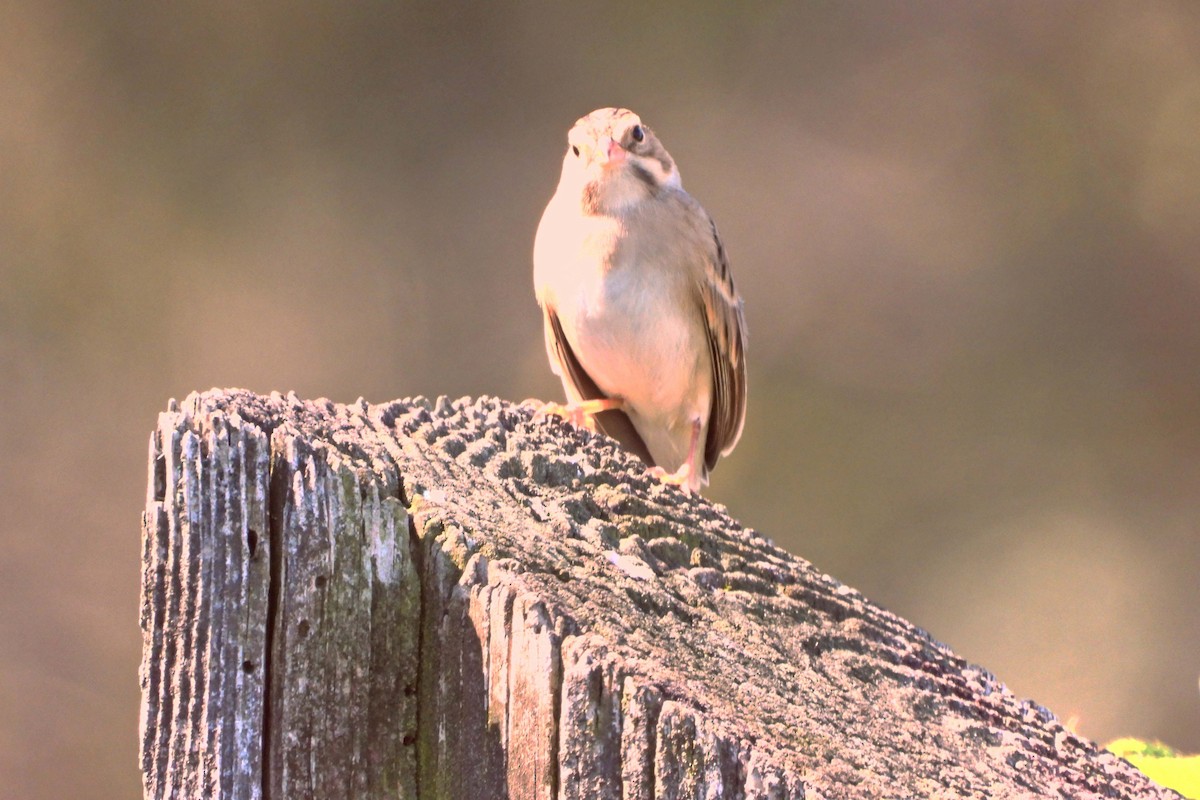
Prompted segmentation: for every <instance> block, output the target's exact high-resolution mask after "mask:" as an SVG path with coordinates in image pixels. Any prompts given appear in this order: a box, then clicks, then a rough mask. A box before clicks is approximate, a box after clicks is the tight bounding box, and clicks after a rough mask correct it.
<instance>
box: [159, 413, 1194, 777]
mask: <svg viewBox="0 0 1200 800" xmlns="http://www.w3.org/2000/svg"><path fill="white" fill-rule="evenodd" d="M150 456H151V458H150V464H151V466H150V480H149V484H150V489H149V492H148V496H147V508H146V513H145V515H144V518H143V553H142V557H143V580H142V584H143V598H142V630H143V633H144V649H143V663H142V669H141V682H142V714H141V728H142V771H143V776H144V786H145V795H146V796H147V797H156V798H157V797H222V798H275V799H278V798H339V797H347V798H351V797H353V798H360V797H364V798H370V797H401V798H415V797H423V798H435V797H436V798H444V797H446V798H485V799H486V798H506V797H514V798H546V799H547V800H551V799H552V798H613V799H614V800H616V799H617V798H645V799H646V800H651V799H653V798H684V797H686V798H789V797H809V798H880V797H989V798H1006V797H1013V798H1015V797H1072V798H1076V797H1077V798H1087V797H1097V798H1099V797H1113V798H1135V797H1138V798H1141V797H1146V798H1150V797H1174V796H1176V795H1174V793H1171V792H1168V791H1166V790H1164V789H1160V788H1158V787H1156V786H1154V785H1153V784H1152V783H1150V782H1149V781H1148V780H1147V779H1145V778H1144V777H1143V776H1142V775H1141V774H1140V773H1138V772H1137V771H1136V770H1134V769H1133V768H1132V767H1131V766H1129V765H1128V764H1126V763H1125V762H1123V761H1121V760H1120V759H1118V758H1116V757H1114V756H1112V755H1110V754H1108V753H1105V752H1103V751H1102V750H1100V749H1098V748H1097V747H1096V746H1095V745H1094V744H1093V743H1092V742H1089V741H1087V740H1085V739H1082V738H1081V737H1078V736H1076V735H1074V734H1072V733H1071V732H1070V731H1068V730H1066V729H1065V728H1064V727H1063V726H1062V725H1061V724H1060V723H1059V722H1058V721H1057V720H1056V719H1055V718H1054V717H1053V716H1052V715H1051V714H1050V713H1049V712H1048V711H1046V710H1045V709H1042V708H1040V707H1038V706H1037V705H1035V704H1033V703H1030V702H1028V701H1025V700H1021V699H1019V698H1017V697H1015V696H1013V695H1012V694H1011V693H1010V692H1009V691H1008V690H1007V689H1006V688H1005V687H1004V686H1003V684H1001V683H999V682H998V681H997V680H996V679H995V678H994V677H992V676H991V675H990V674H988V673H987V672H986V671H984V670H982V669H980V668H979V667H976V666H973V665H971V664H968V663H966V662H964V661H963V660H962V659H960V658H958V657H957V656H955V655H954V654H953V653H952V652H950V651H949V650H948V649H947V648H945V647H944V646H942V645H940V644H938V643H937V642H935V641H933V640H932V639H930V638H929V636H927V635H926V634H925V633H924V632H922V631H920V630H919V629H917V628H915V627H913V626H912V625H910V624H909V623H907V622H905V621H903V620H901V619H899V618H897V617H895V616H894V615H892V614H890V613H888V612H886V611H884V610H882V609H880V608H878V607H876V606H873V605H871V604H870V603H869V602H867V601H866V600H865V599H864V598H863V597H862V596H861V595H860V594H858V593H857V592H855V591H854V590H853V589H850V588H849V587H846V586H844V585H842V584H839V583H838V582H836V581H834V580H833V579H831V578H829V577H828V576H825V575H823V574H821V573H819V572H817V571H816V570H815V569H813V568H812V566H811V565H809V564H808V563H807V562H805V561H803V560H802V559H799V558H796V557H795V556H792V555H789V554H788V553H785V552H783V551H782V550H779V549H778V548H776V547H774V546H773V545H772V544H771V543H770V542H769V541H768V540H767V539H765V538H763V537H762V536H760V535H759V534H757V533H755V532H753V531H750V530H746V529H744V528H742V527H741V526H740V525H738V524H737V522H735V521H734V520H732V519H731V518H729V517H728V516H727V515H726V514H725V512H724V510H723V509H721V508H720V507H717V506H714V505H712V504H710V503H708V502H706V501H704V500H703V499H700V498H695V497H686V496H684V495H682V494H681V493H680V492H678V491H677V490H676V489H674V488H671V487H663V486H661V485H659V484H658V483H657V482H656V481H655V480H653V479H652V478H649V477H648V476H646V475H645V473H644V471H642V470H641V469H639V468H638V466H637V463H636V462H635V461H632V460H631V459H630V458H629V457H627V456H626V455H625V454H623V453H621V452H620V451H619V450H618V449H616V447H615V445H613V444H612V443H611V442H608V441H607V440H603V439H601V438H599V437H595V436H592V435H591V434H588V433H586V432H581V431H576V430H574V429H572V428H569V427H567V426H565V425H563V424H561V423H559V422H557V421H553V420H534V419H533V417H532V410H531V409H530V408H528V407H524V406H514V405H511V404H507V403H504V402H501V401H496V400H488V399H485V400H480V401H477V402H469V401H460V402H457V403H450V402H448V401H446V400H444V399H442V400H439V401H437V402H436V403H430V402H428V401H425V400H422V399H420V398H418V399H417V400H413V401H398V402H394V403H388V404H384V405H379V406H371V405H367V404H365V403H363V402H361V401H360V402H359V403H357V404H354V405H350V406H343V405H335V404H333V403H329V402H327V401H318V402H304V401H300V400H298V399H297V398H295V397H293V396H288V397H282V396H279V395H272V396H270V397H262V396H257V395H253V394H250V393H248V392H242V391H237V390H230V391H216V390H214V391H212V392H207V393H204V394H197V395H192V396H191V397H189V398H188V399H187V400H185V401H184V402H183V403H182V404H179V405H175V404H172V406H171V408H170V409H169V410H168V411H167V412H165V413H164V414H162V415H160V418H159V423H158V426H157V428H156V430H155V432H154V434H153V435H152V437H151V449H150Z"/></svg>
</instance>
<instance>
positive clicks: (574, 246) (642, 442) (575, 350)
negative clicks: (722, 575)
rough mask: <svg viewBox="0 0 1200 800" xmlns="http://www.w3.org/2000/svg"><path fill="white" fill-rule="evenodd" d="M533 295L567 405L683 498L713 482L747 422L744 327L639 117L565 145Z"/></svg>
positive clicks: (618, 111)
mask: <svg viewBox="0 0 1200 800" xmlns="http://www.w3.org/2000/svg"><path fill="white" fill-rule="evenodd" d="M533 264H534V270H533V273H534V291H535V295H536V297H537V301H538V304H539V306H540V307H541V310H542V314H543V323H544V333H545V344H546V353H547V355H548V357H549V359H550V366H551V369H552V370H553V371H554V373H555V374H556V375H558V377H559V378H560V379H561V380H562V384H563V389H564V391H565V393H566V395H567V399H568V403H567V404H566V405H565V406H564V405H560V404H554V403H551V404H547V405H546V406H544V407H543V412H544V413H552V414H558V415H560V416H563V417H566V418H567V419H569V420H570V421H572V422H575V423H580V424H585V425H588V426H589V427H592V426H594V427H595V428H598V429H599V430H600V431H602V432H603V433H605V434H607V435H609V436H611V437H612V438H614V439H616V440H617V442H618V443H620V444H621V445H622V446H623V447H624V448H625V449H626V450H628V451H630V452H632V453H634V454H635V455H637V456H638V457H639V458H641V460H642V461H644V462H645V463H646V464H647V465H648V466H649V467H651V468H652V469H653V471H654V472H655V474H657V475H658V476H659V478H661V479H662V480H663V481H664V482H667V483H672V484H675V485H677V486H679V487H680V488H682V489H683V490H684V491H686V492H689V493H690V492H698V491H699V490H700V488H701V487H702V486H707V485H708V480H709V473H710V471H711V470H712V469H713V467H714V466H715V465H716V463H717V460H718V459H719V458H720V457H721V456H723V455H728V454H729V453H730V452H731V451H732V450H733V448H734V446H735V445H736V444H737V442H738V439H739V438H740V437H741V434H742V428H743V426H744V425H745V419H746V359H745V347H746V321H745V314H744V309H743V306H744V303H743V301H742V297H741V295H740V294H738V291H737V288H736V286H735V285H734V282H733V275H732V273H731V272H730V269H729V261H728V258H727V256H726V252H725V248H724V246H723V245H722V243H721V238H720V236H719V235H718V233H717V226H716V224H715V223H714V222H713V220H712V217H711V216H709V214H708V212H706V211H705V210H704V208H703V207H702V206H701V205H700V204H699V203H698V202H697V201H696V200H695V199H694V198H693V197H692V196H691V195H690V194H688V193H687V192H686V191H684V189H683V184H682V182H681V180H680V177H679V168H678V167H677V166H676V164H675V160H674V159H673V158H671V155H670V153H668V152H667V150H666V148H665V147H664V146H663V144H662V142H661V141H660V140H659V138H658V137H657V136H656V135H655V133H654V131H653V130H651V129H650V127H649V126H648V125H646V124H645V123H643V122H642V120H641V117H639V116H638V115H637V114H635V113H634V112H632V111H630V110H628V109H625V108H601V109H597V110H596V111H593V112H591V113H590V114H587V115H586V116H584V117H581V118H580V119H579V120H578V121H576V123H575V125H574V126H573V127H572V128H571V129H570V131H569V133H568V134H567V150H566V154H565V155H564V157H563V163H562V173H561V176H560V178H559V182H558V186H557V188H556V189H555V191H554V195H553V196H552V197H551V198H550V202H549V203H548V204H547V205H546V209H545V211H544V212H543V214H542V217H541V221H540V223H539V224H538V228H537V234H536V236H535V238H534V247H533Z"/></svg>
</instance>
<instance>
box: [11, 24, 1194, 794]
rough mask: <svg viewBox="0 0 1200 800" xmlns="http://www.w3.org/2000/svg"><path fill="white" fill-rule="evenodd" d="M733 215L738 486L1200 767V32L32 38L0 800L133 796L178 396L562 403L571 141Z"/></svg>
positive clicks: (890, 586)
mask: <svg viewBox="0 0 1200 800" xmlns="http://www.w3.org/2000/svg"><path fill="white" fill-rule="evenodd" d="M605 105H624V106H627V107H630V108H633V109H634V110H636V111H638V112H639V113H640V114H641V115H642V116H643V118H644V119H645V120H646V121H647V122H648V123H649V124H650V125H652V126H653V127H654V128H655V130H656V131H657V132H658V134H659V135H660V136H661V138H662V139H663V140H664V141H665V142H666V144H667V146H668V148H669V149H670V151H671V153H672V154H673V155H674V156H675V158H676V160H677V161H678V163H679V164H680V167H681V172H682V175H683V178H684V184H685V186H687V187H688V189H689V190H690V191H691V192H692V193H693V194H694V195H695V196H696V197H697V198H699V199H700V200H701V202H702V203H703V204H704V205H705V206H706V207H707V209H708V210H709V212H710V213H712V215H713V216H714V218H715V219H716V221H717V223H718V225H719V226H720V229H721V232H722V235H723V238H724V240H725V243H726V246H727V248H728V250H729V252H730V254H731V259H732V263H733V268H734V273H735V275H736V277H737V280H738V282H739V286H740V288H741V290H742V293H743V294H744V296H745V300H746V315H747V318H748V321H749V326H750V349H749V358H750V386H751V393H750V408H749V418H748V422H747V425H746V430H745V436H744V438H743V440H742V443H741V445H740V446H739V448H738V449H737V451H736V452H735V453H734V454H733V455H732V456H731V457H730V458H728V459H725V460H723V461H722V462H721V464H720V465H719V466H718V468H717V470H716V472H715V474H714V476H713V483H712V487H711V493H710V496H711V497H713V498H715V499H717V500H719V501H721V502H723V503H725V504H727V505H728V507H729V509H730V511H731V512H732V513H733V514H734V515H735V516H737V517H739V518H740V519H742V520H743V521H745V522H746V523H747V524H749V525H752V526H754V527H756V528H758V529H759V530H761V531H762V532H764V533H765V534H767V535H769V536H770V537H772V538H774V539H775V540H776V541H777V542H778V543H779V544H780V545H782V546H784V547H786V548H787V549H789V550H791V551H793V552H795V553H798V554H800V555H802V556H804V557H805V558H808V559H810V560H811V561H813V562H814V563H815V564H816V565H817V566H818V567H820V568H821V569H823V570H825V571H827V572H829V573H831V574H833V575H834V576H836V577H837V578H839V579H840V580H842V581H845V582H847V583H849V584H852V585H854V586H856V587H857V588H859V589H861V590H862V591H863V592H865V593H866V594H867V595H868V596H869V597H871V598H872V599H874V600H875V601H876V602H878V603H880V604H882V605H884V606H886V607H887V608H889V609H891V610H893V611H895V612H896V613H898V614H900V615H902V616H904V617H906V618H908V619H910V620H912V621H913V622H915V623H916V624H918V625H920V626H922V627H924V628H926V629H927V630H929V631H930V632H931V633H932V635H933V636H934V637H935V638H937V639H939V640H941V641H944V642H946V643H947V644H949V645H950V646H951V647H953V648H955V649H956V650H957V651H958V652H959V653H961V654H962V655H964V656H965V657H967V658H968V659H970V660H972V661H975V662H977V663H980V664H983V665H984V666H985V667H987V668H989V669H991V670H992V671H994V672H995V673H997V675H998V676H999V677H1000V679H1001V680H1003V681H1005V682H1006V683H1007V684H1008V685H1009V686H1010V687H1011V688H1012V689H1013V690H1014V691H1016V692H1017V693H1018V694H1020V695H1022V696H1026V697H1031V698H1033V699H1035V700H1036V701H1038V702H1040V703H1042V704H1045V705H1047V706H1048V707H1050V708H1051V709H1052V710H1053V711H1054V712H1055V713H1057V714H1058V715H1059V716H1060V717H1062V718H1063V719H1066V718H1069V717H1073V716H1074V717H1077V718H1078V723H1077V724H1078V729H1079V731H1080V732H1082V733H1083V734H1085V735H1087V736H1090V737H1093V738H1097V739H1100V740H1105V739H1107V738H1109V737H1113V736H1116V735H1118V734H1132V735H1138V736H1142V737H1147V738H1159V739H1162V740H1165V741H1166V742H1167V743H1169V744H1172V745H1174V746H1176V747H1179V748H1184V749H1188V750H1191V751H1197V750H1200V695H1198V693H1197V682H1196V681H1197V674H1198V671H1200V638H1198V636H1197V632H1198V631H1200V603H1198V602H1197V601H1198V592H1197V588H1198V584H1197V575H1198V568H1200V261H1198V256H1200V144H1198V141H1200V139H1198V134H1200V3H1196V2H1192V1H1190V0H1180V2H1151V1H1149V0H1147V2H1103V1H1101V0H1088V1H1087V2H1068V1H1066V0H1064V1H1063V2H1056V3H1046V2H1043V0H1014V1H1012V2H971V3H946V2H941V1H940V0H939V2H908V3H903V4H901V3H879V2H837V3H832V2H805V3H790V4H783V3H780V4H756V5H748V4H738V3H696V2H678V3H664V4H657V3H656V4H649V3H609V4H596V3H592V4H587V5H581V6H579V7H578V8H569V7H567V6H566V5H564V4H559V3H551V2H538V3H535V2H530V3H523V4H511V5H510V4H500V3H496V4H477V3H456V2H449V3H446V2H439V3H383V2H374V3H361V4H353V5H348V4H343V3H335V2H309V3H302V4H301V3H297V4H284V3H277V2H260V3H232V2H187V3H171V4H152V3H116V2H112V3H85V2H67V1H66V0H39V1H38V2H35V1H34V0H17V2H11V3H5V4H3V5H0V456H2V458H0V508H3V509H4V514H3V518H2V520H0V553H2V555H0V796H3V797H5V798H7V797H13V798H18V797H19V798H57V797H67V796H80V797H82V796H86V797H96V798H125V797H130V796H135V795H136V794H137V793H138V792H139V791H140V783H139V778H138V772H137V761H136V748H137V708H138V683H137V665H138V661H139V653H140V645H141V635H140V631H139V629H138V617H137V603H138V581H139V568H138V557H139V539H138V537H139V533H138V524H139V522H138V520H139V513H140V512H141V509H142V507H143V502H144V491H145V488H144V487H145V463H144V462H145V458H146V441H147V437H148V435H149V432H150V430H151V428H152V426H153V425H154V424H155V418H156V413H157V412H158V411H160V410H161V409H163V408H165V405H166V403H167V399H168V398H170V397H179V398H182V397H183V396H185V395H186V394H188V393H189V392H190V391H192V390H199V389H207V388H209V387H213V386H241V387H246V388H249V389H253V390H257V391H260V392H268V391H270V390H273V389H278V390H284V391H286V390H289V389H294V390H295V391H296V392H297V393H298V394H300V395H301V396H304V397H308V398H315V397H319V396H327V397H330V398H332V399H334V400H337V401H343V402H349V401H353V400H354V399H355V398H357V397H359V396H360V395H361V396H364V397H365V398H367V399H368V400H370V401H374V402H381V401H386V400H389V399H392V398H396V397H403V396H410V395H415V394H418V393H420V394H426V395H438V394H447V395H450V396H452V397H457V396H460V395H478V394H484V393H486V394H494V395H499V396H502V397H506V398H510V399H514V400H519V399H522V398H525V397H529V396H537V397H542V398H555V399H557V398H560V397H561V394H560V393H561V389H560V387H559V385H558V383H557V380H556V379H554V378H553V376H552V375H551V373H550V370H549V368H548V366H547V364H546V359H545V354H544V351H543V347H542V333H541V319H540V316H539V313H538V309H537V306H536V304H535V302H534V299H533V292H532V286H531V269H532V268H531V249H532V241H533V234H534V230H535V228H536V226H537V222H538V219H539V215H540V213H541V210H542V208H543V206H544V205H545V202H546V201H547V199H548V198H549V197H550V195H551V193H552V192H553V189H554V185H555V183H556V181H557V176H558V170H559V165H560V160H561V156H562V153H563V151H564V148H565V141H566V131H567V129H568V128H569V127H570V125H571V124H572V123H573V122H574V120H575V119H576V118H577V117H579V116H581V115H582V114H584V113H586V112H588V111H590V110H592V109H593V108H596V107H599V106H605Z"/></svg>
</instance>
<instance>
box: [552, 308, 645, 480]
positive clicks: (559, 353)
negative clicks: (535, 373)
mask: <svg viewBox="0 0 1200 800" xmlns="http://www.w3.org/2000/svg"><path fill="white" fill-rule="evenodd" d="M544 311H545V312H546V320H545V321H546V334H547V336H546V349H547V350H549V349H550V347H551V344H552V341H553V348H554V351H553V352H552V353H550V357H551V358H552V359H554V360H555V361H557V362H558V365H559V367H560V370H559V376H560V377H561V378H562V379H563V380H564V381H570V382H571V385H572V386H574V387H575V391H577V392H578V393H579V396H580V397H581V398H582V399H584V400H600V399H602V398H606V397H608V395H607V394H605V393H604V392H603V391H602V390H601V389H600V387H599V386H597V385H596V382H595V381H594V380H592V376H591V375H588V373H587V370H585V369H584V368H583V365H582V364H580V363H579V359H578V358H576V357H575V352H574V351H573V350H572V349H571V343H570V342H568V341H567V337H566V334H564V333H563V329H562V323H561V322H559V320H558V315H557V314H555V313H554V310H553V309H552V308H550V307H549V306H545V307H544ZM568 399H569V398H568ZM594 419H595V420H596V426H597V427H598V428H599V429H600V430H601V431H603V432H604V433H605V434H607V435H608V436H611V437H612V438H614V439H616V440H617V441H618V442H620V444H621V446H622V447H623V448H625V449H626V450H628V451H629V452H631V453H633V454H634V455H635V456H637V457H638V458H640V459H641V460H642V461H643V462H645V464H646V466H649V467H653V466H655V464H654V459H653V458H652V457H651V455H650V448H648V447H646V442H645V441H644V440H643V439H642V437H641V434H639V433H638V432H637V428H635V427H633V422H632V421H631V420H630V419H629V416H628V415H627V414H626V413H625V412H624V411H620V410H612V411H601V412H600V413H599V414H596V415H595V417H594Z"/></svg>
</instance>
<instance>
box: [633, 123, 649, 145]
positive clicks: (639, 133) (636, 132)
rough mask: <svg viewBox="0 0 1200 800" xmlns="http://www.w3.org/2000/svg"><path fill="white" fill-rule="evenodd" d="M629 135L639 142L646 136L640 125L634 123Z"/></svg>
mask: <svg viewBox="0 0 1200 800" xmlns="http://www.w3.org/2000/svg"><path fill="white" fill-rule="evenodd" d="M630 135H632V136H633V140H634V141H635V142H640V141H642V140H644V139H645V138H646V131H644V130H642V126H641V125H634V126H633V130H632V131H630Z"/></svg>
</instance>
